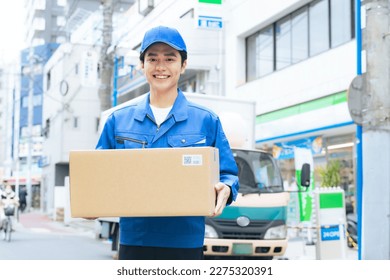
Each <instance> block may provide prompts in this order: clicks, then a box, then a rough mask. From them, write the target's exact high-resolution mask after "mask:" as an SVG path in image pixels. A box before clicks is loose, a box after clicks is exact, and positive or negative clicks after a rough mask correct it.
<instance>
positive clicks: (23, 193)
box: [19, 186, 27, 213]
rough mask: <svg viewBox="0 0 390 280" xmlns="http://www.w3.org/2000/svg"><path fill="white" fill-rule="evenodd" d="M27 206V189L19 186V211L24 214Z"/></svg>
mask: <svg viewBox="0 0 390 280" xmlns="http://www.w3.org/2000/svg"><path fill="white" fill-rule="evenodd" d="M26 206H27V189H26V187H25V186H21V187H20V189H19V210H20V212H22V213H23V212H24V210H25V209H26Z"/></svg>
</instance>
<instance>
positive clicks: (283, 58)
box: [275, 16, 292, 70]
mask: <svg viewBox="0 0 390 280" xmlns="http://www.w3.org/2000/svg"><path fill="white" fill-rule="evenodd" d="M275 37H276V69H277V70H279V69H282V68H284V67H286V66H289V65H290V64H291V49H292V48H291V18H290V17H289V16H288V17H285V18H284V19H282V20H280V21H278V22H276V25H275Z"/></svg>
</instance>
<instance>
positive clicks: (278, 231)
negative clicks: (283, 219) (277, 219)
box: [264, 225, 287, 239]
mask: <svg viewBox="0 0 390 280" xmlns="http://www.w3.org/2000/svg"><path fill="white" fill-rule="evenodd" d="M286 238H287V227H286V225H281V226H277V227H272V228H269V229H268V230H267V231H266V232H265V235H264V239H286Z"/></svg>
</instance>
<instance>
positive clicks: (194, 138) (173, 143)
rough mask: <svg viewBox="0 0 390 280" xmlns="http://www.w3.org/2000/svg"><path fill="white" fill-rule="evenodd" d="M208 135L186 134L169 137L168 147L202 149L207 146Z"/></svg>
mask: <svg viewBox="0 0 390 280" xmlns="http://www.w3.org/2000/svg"><path fill="white" fill-rule="evenodd" d="M206 144H207V141H206V135H203V134H185V135H171V136H168V145H169V146H170V147H177V148H180V147H201V146H207V145H206Z"/></svg>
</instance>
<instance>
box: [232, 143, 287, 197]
mask: <svg viewBox="0 0 390 280" xmlns="http://www.w3.org/2000/svg"><path fill="white" fill-rule="evenodd" d="M233 154H234V158H235V160H236V163H237V166H238V177H239V182H240V189H239V192H240V193H242V194H243V195H246V194H251V193H259V194H260V193H275V192H282V191H283V180H282V177H281V174H280V171H279V168H278V166H277V165H276V162H275V160H274V159H273V158H272V156H271V155H270V154H267V153H264V152H261V151H246V150H233Z"/></svg>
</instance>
